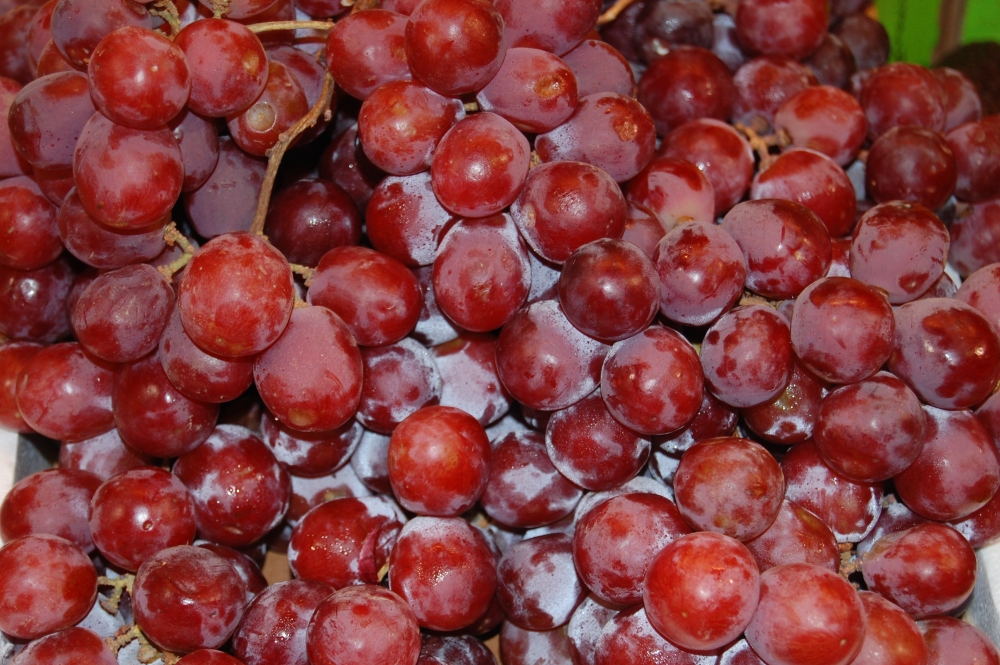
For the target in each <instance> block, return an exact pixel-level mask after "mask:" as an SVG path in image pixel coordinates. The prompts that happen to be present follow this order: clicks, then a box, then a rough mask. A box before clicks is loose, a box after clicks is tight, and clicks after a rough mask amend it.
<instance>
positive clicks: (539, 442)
mask: <svg viewBox="0 0 1000 665" xmlns="http://www.w3.org/2000/svg"><path fill="white" fill-rule="evenodd" d="M582 496H583V490H582V489H580V488H579V487H577V486H576V485H574V484H573V483H571V482H570V481H569V479H567V478H566V477H565V476H563V475H562V474H561V473H559V471H557V470H556V468H555V467H554V466H553V465H552V462H551V460H550V459H549V456H548V453H547V452H546V451H545V440H544V438H543V437H542V436H541V435H540V434H537V433H535V432H525V433H515V432H511V433H509V434H507V435H506V436H504V437H502V438H500V439H499V440H498V441H496V442H495V443H494V445H493V453H492V459H491V468H490V478H489V480H488V481H487V483H486V489H485V490H484V491H483V495H482V497H480V500H479V503H480V505H481V506H482V508H483V510H485V511H486V514H488V515H489V516H490V517H491V518H493V519H494V520H495V521H497V522H499V523H500V524H503V525H505V526H511V527H517V528H526V529H530V528H534V527H539V526H544V525H546V524H551V523H552V522H555V521H557V520H559V519H561V518H563V517H565V516H566V515H568V514H569V513H571V512H572V511H573V509H574V508H575V507H576V504H577V503H578V502H579V500H580V497H582Z"/></svg>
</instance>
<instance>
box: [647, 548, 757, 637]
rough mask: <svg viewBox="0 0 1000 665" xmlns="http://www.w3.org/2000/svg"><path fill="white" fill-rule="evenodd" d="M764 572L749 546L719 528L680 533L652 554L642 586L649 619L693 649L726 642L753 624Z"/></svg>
mask: <svg viewBox="0 0 1000 665" xmlns="http://www.w3.org/2000/svg"><path fill="white" fill-rule="evenodd" d="M759 593H760V573H759V572H758V571H757V564H756V563H755V562H754V560H753V557H752V556H751V555H750V551H749V550H747V548H746V547H745V546H744V545H743V544H742V543H740V542H739V541H738V540H734V539H733V538H730V537H729V536H725V535H723V534H721V533H712V532H704V533H692V534H686V535H683V536H680V537H679V538H677V540H674V541H673V542H671V543H669V544H668V545H667V546H666V547H664V548H663V549H662V550H660V552H659V554H657V555H656V556H655V557H653V559H652V561H651V562H650V564H649V571H648V572H647V573H646V585H645V587H644V588H643V591H642V599H643V607H644V608H645V610H646V616H647V618H648V619H649V622H650V623H651V624H652V625H653V627H654V628H656V629H657V630H658V631H659V632H660V634H662V635H664V636H665V637H667V638H668V639H669V640H670V641H671V642H673V643H675V644H677V645H679V646H681V647H683V648H685V649H691V650H695V651H708V650H710V649H717V648H719V647H723V646H726V645H727V644H729V643H730V642H732V641H733V640H734V639H736V638H737V637H739V636H740V634H741V633H742V632H743V630H744V629H745V628H746V627H747V624H749V623H750V617H751V616H752V615H753V613H754V610H755V609H756V607H757V600H758V597H759Z"/></svg>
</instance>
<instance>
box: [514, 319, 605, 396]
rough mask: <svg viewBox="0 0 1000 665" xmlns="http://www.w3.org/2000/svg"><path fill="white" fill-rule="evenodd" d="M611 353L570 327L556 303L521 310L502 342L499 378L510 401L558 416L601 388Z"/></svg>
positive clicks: (602, 345)
mask: <svg viewBox="0 0 1000 665" xmlns="http://www.w3.org/2000/svg"><path fill="white" fill-rule="evenodd" d="M607 350H608V347H607V346H605V345H604V344H602V343H600V342H598V341H596V340H593V339H591V338H589V337H587V336H586V335H584V334H583V333H581V332H580V331H578V330H577V329H576V328H574V327H573V324H571V323H570V322H569V320H568V319H567V318H566V315H565V314H563V312H562V310H561V309H560V308H559V303H558V302H556V301H554V300H541V301H538V302H536V303H533V304H531V305H528V306H527V307H525V308H523V309H521V310H519V311H518V312H517V313H516V314H514V316H513V318H511V320H510V321H508V322H507V325H505V326H504V327H503V330H501V331H500V337H499V338H498V339H497V352H496V353H497V372H498V373H499V375H500V380H501V381H502V382H503V385H504V387H505V388H506V389H507V390H508V391H509V392H510V394H511V396H512V397H514V399H516V400H517V401H519V402H521V403H522V404H523V405H525V406H528V407H530V408H533V409H539V410H544V411H555V410H557V409H564V408H566V407H568V406H570V405H572V404H575V403H576V402H578V401H580V400H581V399H583V398H584V397H585V396H586V395H588V394H589V393H590V392H592V391H593V390H594V388H596V387H597V383H598V381H599V380H600V374H601V364H602V363H603V362H604V357H605V355H606V354H607Z"/></svg>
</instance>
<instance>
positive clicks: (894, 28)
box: [875, 0, 1000, 65]
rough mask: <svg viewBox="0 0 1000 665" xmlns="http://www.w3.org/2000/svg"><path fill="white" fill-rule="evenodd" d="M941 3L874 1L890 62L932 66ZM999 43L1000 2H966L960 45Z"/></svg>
mask: <svg viewBox="0 0 1000 665" xmlns="http://www.w3.org/2000/svg"><path fill="white" fill-rule="evenodd" d="M940 5H941V0H875V7H876V9H877V10H878V18H879V21H881V22H882V25H884V26H885V29H886V30H887V31H888V32H889V43H890V44H891V45H892V52H891V56H890V57H891V59H892V60H905V61H908V62H918V63H920V64H922V65H929V64H931V55H932V54H933V52H934V47H935V46H936V45H937V41H938V11H939V9H940ZM987 40H995V41H1000V0H966V6H965V23H964V25H963V30H962V43H963V44H968V43H971V42H981V41H987Z"/></svg>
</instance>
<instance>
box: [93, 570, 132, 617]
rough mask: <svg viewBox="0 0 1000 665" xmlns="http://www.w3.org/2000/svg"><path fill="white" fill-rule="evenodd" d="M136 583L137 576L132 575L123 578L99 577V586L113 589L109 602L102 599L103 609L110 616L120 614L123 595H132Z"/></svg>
mask: <svg viewBox="0 0 1000 665" xmlns="http://www.w3.org/2000/svg"><path fill="white" fill-rule="evenodd" d="M134 582H135V575H132V574H131V573H129V574H126V575H123V576H122V577H115V578H111V577H104V576H101V577H98V578H97V585H98V586H109V587H111V593H110V594H109V595H108V598H107V600H105V599H103V598H102V599H101V607H103V608H104V610H105V611H106V612H107V613H108V614H118V607H119V605H121V602H122V594H124V593H125V592H126V591H127V592H128V593H129V595H131V594H132V584H133V583H134Z"/></svg>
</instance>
